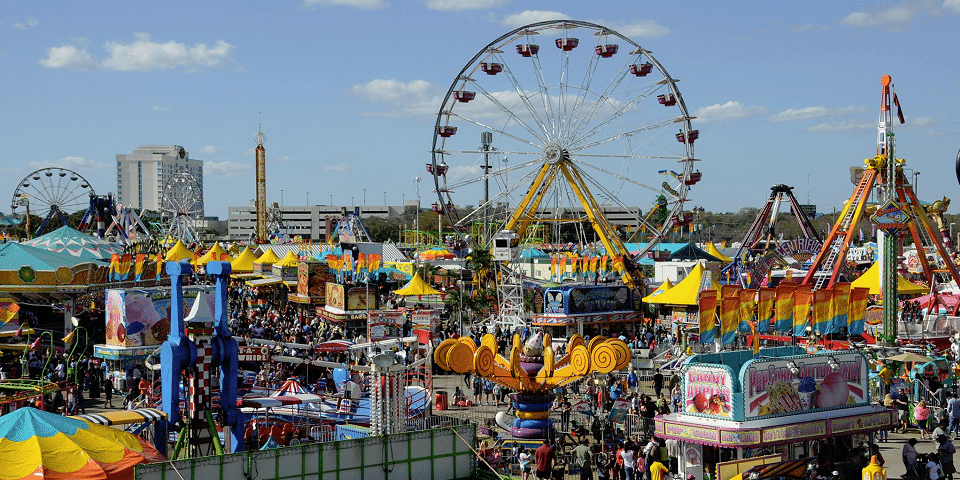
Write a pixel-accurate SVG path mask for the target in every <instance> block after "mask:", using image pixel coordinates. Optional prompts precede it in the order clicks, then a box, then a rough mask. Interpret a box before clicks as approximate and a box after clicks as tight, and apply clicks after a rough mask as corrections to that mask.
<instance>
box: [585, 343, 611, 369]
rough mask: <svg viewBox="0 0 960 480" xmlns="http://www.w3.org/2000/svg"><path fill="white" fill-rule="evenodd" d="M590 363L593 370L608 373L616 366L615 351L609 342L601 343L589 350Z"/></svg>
mask: <svg viewBox="0 0 960 480" xmlns="http://www.w3.org/2000/svg"><path fill="white" fill-rule="evenodd" d="M591 343H592V342H591ZM590 364H591V365H593V369H594V371H597V372H600V373H603V374H607V373H610V372H612V371H613V370H614V369H615V368H617V352H616V351H615V350H614V348H613V347H612V346H611V345H610V344H609V343H601V344H599V345H597V346H595V347H594V348H593V350H592V351H591V352H590Z"/></svg>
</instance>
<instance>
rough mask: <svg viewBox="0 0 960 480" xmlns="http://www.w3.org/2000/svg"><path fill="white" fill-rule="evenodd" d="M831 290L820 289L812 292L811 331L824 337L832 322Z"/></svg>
mask: <svg viewBox="0 0 960 480" xmlns="http://www.w3.org/2000/svg"><path fill="white" fill-rule="evenodd" d="M832 300H833V289H828V288H821V289H819V290H815V291H814V292H813V321H812V322H811V323H812V324H813V329H814V331H816V332H820V334H822V335H826V334H827V332H828V330H829V329H830V325H831V323H832V322H833V312H832V310H833V305H832V304H831V301H832Z"/></svg>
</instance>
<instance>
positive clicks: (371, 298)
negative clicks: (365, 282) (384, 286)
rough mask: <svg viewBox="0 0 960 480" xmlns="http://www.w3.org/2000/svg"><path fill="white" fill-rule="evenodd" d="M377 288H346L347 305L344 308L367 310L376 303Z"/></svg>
mask: <svg viewBox="0 0 960 480" xmlns="http://www.w3.org/2000/svg"><path fill="white" fill-rule="evenodd" d="M376 296H377V290H376V289H374V290H370V289H369V288H368V287H351V288H350V290H347V307H346V308H345V309H344V310H367V309H370V308H373V307H374V305H376Z"/></svg>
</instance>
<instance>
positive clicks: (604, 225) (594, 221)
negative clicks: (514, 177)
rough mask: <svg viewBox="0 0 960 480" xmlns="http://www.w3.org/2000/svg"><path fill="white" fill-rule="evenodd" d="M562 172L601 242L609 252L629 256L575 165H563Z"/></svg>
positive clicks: (561, 165)
mask: <svg viewBox="0 0 960 480" xmlns="http://www.w3.org/2000/svg"><path fill="white" fill-rule="evenodd" d="M560 170H561V172H563V175H564V176H565V177H566V178H567V183H568V184H569V185H570V187H571V188H572V189H573V191H574V194H575V195H576V197H577V199H578V200H579V201H580V205H581V206H582V207H583V209H584V211H585V212H586V214H587V218H589V220H590V224H591V225H592V226H593V229H594V231H595V232H596V233H597V235H598V236H599V237H600V241H601V242H603V245H604V247H606V249H607V251H609V252H615V253H617V254H618V255H623V254H628V253H629V252H627V251H626V247H625V246H624V245H623V242H622V241H621V240H620V238H619V237H617V235H616V233H615V229H614V228H613V226H612V225H611V224H610V223H609V220H607V218H606V217H605V216H603V215H602V212H603V209H602V208H601V207H600V204H599V203H598V202H597V200H596V199H595V198H594V197H593V195H592V194H591V193H590V190H589V188H588V186H587V184H586V183H585V182H584V181H583V178H582V177H581V176H580V174H579V171H578V170H577V168H576V166H574V165H573V164H569V165H567V164H562V163H561V164H560ZM627 278H629V274H627Z"/></svg>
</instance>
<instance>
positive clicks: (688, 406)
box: [683, 366, 733, 417]
mask: <svg viewBox="0 0 960 480" xmlns="http://www.w3.org/2000/svg"><path fill="white" fill-rule="evenodd" d="M683 392H684V393H683V397H684V400H683V405H684V409H683V410H684V411H685V412H688V413H702V414H705V415H716V416H720V417H730V416H731V415H732V414H733V404H732V403H731V401H732V398H733V380H732V378H731V375H730V371H729V370H727V369H724V368H720V367H701V366H695V367H690V368H688V369H687V370H686V372H684V375H683Z"/></svg>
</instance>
